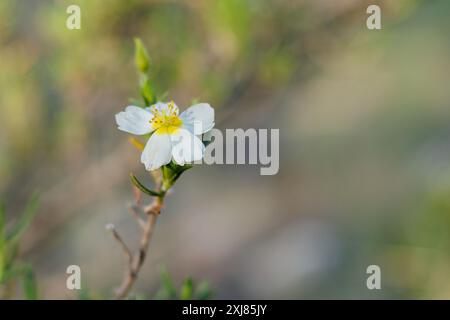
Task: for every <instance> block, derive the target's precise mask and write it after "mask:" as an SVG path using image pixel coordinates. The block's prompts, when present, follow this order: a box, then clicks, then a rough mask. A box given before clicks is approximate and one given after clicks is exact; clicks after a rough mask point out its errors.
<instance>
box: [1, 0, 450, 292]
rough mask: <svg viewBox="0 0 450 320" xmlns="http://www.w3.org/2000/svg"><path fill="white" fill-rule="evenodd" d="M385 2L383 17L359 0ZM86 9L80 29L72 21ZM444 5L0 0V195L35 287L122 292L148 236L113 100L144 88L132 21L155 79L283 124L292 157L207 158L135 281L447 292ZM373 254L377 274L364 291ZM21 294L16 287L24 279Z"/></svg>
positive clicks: (238, 117) (192, 173) (244, 124)
mask: <svg viewBox="0 0 450 320" xmlns="http://www.w3.org/2000/svg"><path fill="white" fill-rule="evenodd" d="M371 3H374V4H378V5H380V6H381V9H382V27H383V28H382V30H375V31H370V30H368V29H367V28H366V18H367V14H366V8H367V6H368V5H369V4H371ZM70 4H78V5H79V6H80V7H81V14H82V18H81V19H82V29H81V30H68V29H67V28H66V18H67V16H68V15H67V13H66V8H67V7H68V6H69V5H70ZM449 14H450V2H449V1H447V0H430V1H418V0H386V1H360V0H346V1H344V0H343V1H332V0H328V1H327V0H320V1H312V0H311V1H306V0H305V1H300V0H299V1H291V0H273V1H266V0H262V1H261V0H258V1H257V0H248V1H241V0H219V1H206V0H198V1H150V0H148V1H146V0H131V1H119V0H108V1H100V0H84V1H81V0H70V1H32V0H27V1H13V0H2V1H0V198H1V199H2V200H4V201H5V202H6V205H7V212H8V219H10V220H11V221H14V220H15V219H17V217H18V212H20V211H21V210H22V208H23V206H24V204H25V203H26V201H27V199H28V198H29V197H30V195H31V194H32V193H33V192H35V191H38V192H39V194H40V203H41V205H40V208H39V212H38V215H37V217H36V220H35V221H34V223H33V225H32V226H31V228H30V230H29V231H28V232H27V234H26V235H25V237H24V239H23V243H22V250H21V257H22V259H24V260H26V261H29V262H30V263H32V264H33V266H34V269H35V272H36V278H37V281H38V285H39V292H40V295H41V297H42V298H49V299H50V298H51V299H73V298H77V295H78V294H77V293H76V292H73V291H69V290H67V289H66V286H65V283H66V274H65V271H66V268H67V266H68V265H72V264H77V265H79V266H80V267H81V270H82V281H83V287H84V288H85V289H86V288H87V290H89V291H90V292H92V293H93V294H96V295H98V296H99V297H107V296H108V295H110V294H111V292H112V291H113V289H114V287H116V286H117V285H118V284H119V282H120V280H121V277H122V273H123V268H124V262H125V261H124V259H123V256H122V252H121V251H120V249H119V247H118V245H117V243H116V242H114V241H113V240H112V239H111V236H110V235H109V234H108V233H107V232H106V231H105V229H104V226H105V224H107V223H109V222H112V223H114V224H115V225H116V226H117V228H118V230H119V231H120V232H121V233H122V234H123V235H124V238H125V239H126V240H127V241H128V242H129V243H130V244H135V243H136V241H137V227H136V224H135V221H134V220H133V219H132V218H131V217H130V215H129V214H128V212H127V204H128V203H129V202H131V201H132V199H133V193H132V189H131V186H130V183H129V179H128V173H129V172H130V171H133V172H135V173H136V174H137V175H138V176H141V177H143V176H145V170H144V168H143V166H142V165H140V162H139V153H138V152H137V151H136V150H135V149H134V148H133V147H132V146H131V145H130V144H129V143H128V142H127V135H126V134H124V133H122V132H119V131H118V130H117V129H116V125H115V121H114V114H115V113H117V112H119V111H120V110H122V109H123V107H124V106H126V105H127V104H128V101H129V100H128V99H129V98H139V92H138V86H137V75H136V70H135V67H134V64H133V37H136V36H137V37H140V38H142V40H143V42H144V43H145V44H146V46H147V48H148V51H149V53H150V56H151V59H152V64H151V73H152V75H153V76H154V78H155V79H156V83H157V87H158V90H159V91H160V92H165V91H168V94H169V97H170V98H172V99H174V100H175V102H176V103H177V104H178V105H179V106H181V107H182V108H184V107H187V106H189V103H190V102H191V100H192V99H198V100H201V101H207V102H209V103H210V104H211V105H212V106H214V107H215V110H216V118H217V127H218V128H219V129H225V128H279V129H280V153H281V154H280V162H281V164H280V171H279V173H278V174H277V175H275V176H260V175H259V166H254V165H253V166H250V165H240V166H232V165H228V166H226V165H215V166H205V165H204V166H198V167H195V168H194V169H192V170H189V171H188V172H187V173H185V174H184V175H183V176H182V178H181V179H180V181H179V182H178V183H177V185H176V187H175V189H174V192H173V194H171V195H170V197H168V198H167V204H166V210H165V212H164V213H163V214H162V216H161V217H160V219H159V221H158V225H157V229H156V233H155V235H154V238H153V241H152V244H151V248H150V252H149V256H148V260H147V261H146V263H145V265H144V267H143V270H142V273H141V275H140V278H139V280H138V285H137V286H136V288H135V292H140V293H142V294H144V295H146V296H148V297H152V295H153V294H154V293H155V292H156V291H157V290H158V288H159V287H160V286H161V280H160V277H159V269H160V267H161V266H163V265H164V266H165V267H166V268H167V270H168V271H169V272H170V274H171V275H172V276H173V279H174V281H175V282H176V283H177V284H179V283H180V282H181V281H182V280H183V279H184V278H185V277H187V276H192V277H193V278H194V279H196V280H207V281H208V282H209V283H210V285H211V287H213V288H214V291H215V296H214V297H215V298H253V299H258V298H274V299H278V298H288V299H304V298H325V299H329V298H337V299H346V298H350V299H357V298H368V299H379V298H438V299H444V298H450V278H449V274H450V90H449V83H450V72H449V70H450V38H449V32H450V20H449V19H448V17H449ZM372 264H375V265H379V266H380V267H381V273H382V290H372V291H370V290H368V289H367V287H366V278H367V276H368V275H367V274H366V268H367V266H369V265H372ZM18 297H20V295H19V296H18Z"/></svg>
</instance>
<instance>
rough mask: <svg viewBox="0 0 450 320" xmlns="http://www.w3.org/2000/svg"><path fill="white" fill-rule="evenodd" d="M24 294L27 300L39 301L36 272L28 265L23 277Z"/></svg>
mask: <svg viewBox="0 0 450 320" xmlns="http://www.w3.org/2000/svg"><path fill="white" fill-rule="evenodd" d="M22 284H23V292H24V294H25V298H26V299H27V300H37V299H38V290H37V284H36V279H35V277H34V272H33V269H32V268H31V266H29V265H26V266H25V267H24V270H23V276H22Z"/></svg>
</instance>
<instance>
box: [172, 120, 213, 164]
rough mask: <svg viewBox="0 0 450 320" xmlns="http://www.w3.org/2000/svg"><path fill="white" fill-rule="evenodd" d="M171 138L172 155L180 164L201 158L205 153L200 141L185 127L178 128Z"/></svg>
mask: <svg viewBox="0 0 450 320" xmlns="http://www.w3.org/2000/svg"><path fill="white" fill-rule="evenodd" d="M170 139H171V140H172V145H173V147H172V157H173V160H174V161H175V162H176V163H178V164H179V165H180V166H184V165H185V164H186V163H192V162H194V161H198V160H201V159H202V158H203V155H204V153H205V146H204V145H203V143H202V141H201V140H200V139H199V138H197V137H196V136H195V135H193V134H192V133H191V132H189V131H188V130H186V129H182V128H180V129H178V130H177V132H176V133H174V134H172V135H171V136H170Z"/></svg>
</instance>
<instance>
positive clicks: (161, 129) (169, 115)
mask: <svg viewBox="0 0 450 320" xmlns="http://www.w3.org/2000/svg"><path fill="white" fill-rule="evenodd" d="M150 110H151V112H152V114H153V118H152V119H151V120H150V123H151V125H152V126H153V129H154V130H155V133H156V134H174V133H175V132H176V131H177V130H178V129H179V128H180V127H181V125H182V124H183V122H182V121H181V119H180V118H179V117H178V108H176V107H175V106H174V103H173V101H172V102H170V103H169V104H168V105H167V109H162V110H158V109H156V108H155V107H152V108H151V109H150Z"/></svg>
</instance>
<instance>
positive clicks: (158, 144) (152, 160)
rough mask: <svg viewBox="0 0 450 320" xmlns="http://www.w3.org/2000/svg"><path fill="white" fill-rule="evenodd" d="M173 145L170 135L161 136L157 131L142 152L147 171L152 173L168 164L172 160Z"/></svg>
mask: <svg viewBox="0 0 450 320" xmlns="http://www.w3.org/2000/svg"><path fill="white" fill-rule="evenodd" d="M171 151H172V143H171V141H170V137H169V135H168V134H159V133H158V130H156V131H155V132H154V133H153V134H152V136H151V137H150V139H148V141H147V144H146V145H145V148H144V151H142V155H141V162H142V163H143V164H144V165H145V169H147V170H149V171H152V170H155V169H158V168H159V167H161V166H163V165H165V164H168V163H169V162H170V160H171V158H172V153H171Z"/></svg>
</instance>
